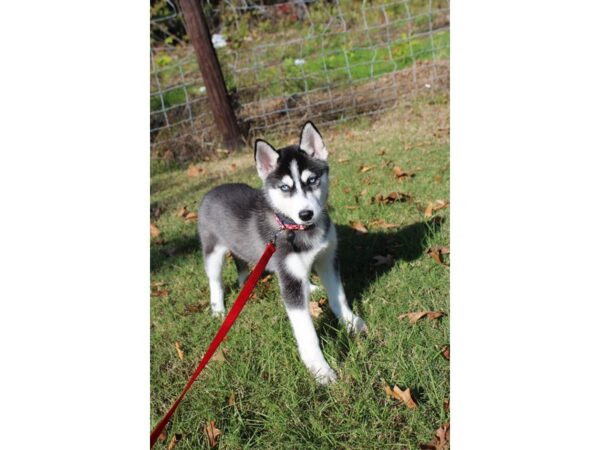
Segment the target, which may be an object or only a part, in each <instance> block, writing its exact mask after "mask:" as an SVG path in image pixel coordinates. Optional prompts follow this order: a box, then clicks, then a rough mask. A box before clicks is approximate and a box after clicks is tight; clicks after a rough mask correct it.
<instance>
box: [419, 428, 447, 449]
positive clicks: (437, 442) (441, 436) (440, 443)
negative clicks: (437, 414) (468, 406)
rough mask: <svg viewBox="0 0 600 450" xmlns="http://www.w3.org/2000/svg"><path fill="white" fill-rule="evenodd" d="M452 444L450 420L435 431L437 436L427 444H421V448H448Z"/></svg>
mask: <svg viewBox="0 0 600 450" xmlns="http://www.w3.org/2000/svg"><path fill="white" fill-rule="evenodd" d="M449 446H450V422H448V423H447V424H445V425H442V426H441V427H439V428H438V429H437V430H436V431H435V436H434V437H433V439H432V440H431V441H429V442H428V443H427V444H421V445H420V446H419V447H420V448H421V450H447V449H448V448H449Z"/></svg>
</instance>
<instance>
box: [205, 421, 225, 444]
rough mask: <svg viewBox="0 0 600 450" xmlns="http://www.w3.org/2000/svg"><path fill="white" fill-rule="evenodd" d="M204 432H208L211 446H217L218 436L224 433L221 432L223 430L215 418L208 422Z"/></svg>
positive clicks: (207, 435)
mask: <svg viewBox="0 0 600 450" xmlns="http://www.w3.org/2000/svg"><path fill="white" fill-rule="evenodd" d="M204 433H205V434H206V437H207V438H208V445H209V446H210V448H214V447H216V446H217V438H218V437H219V436H220V435H221V434H222V433H221V430H219V429H218V428H217V427H216V426H215V421H214V420H211V421H210V422H209V423H207V424H206V425H205V426H204Z"/></svg>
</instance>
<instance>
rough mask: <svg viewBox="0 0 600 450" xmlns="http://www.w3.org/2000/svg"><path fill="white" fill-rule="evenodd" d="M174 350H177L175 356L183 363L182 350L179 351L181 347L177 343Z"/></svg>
mask: <svg viewBox="0 0 600 450" xmlns="http://www.w3.org/2000/svg"><path fill="white" fill-rule="evenodd" d="M175 350H177V356H179V359H180V360H182V361H183V350H181V345H180V344H179V342H177V341H176V342H175Z"/></svg>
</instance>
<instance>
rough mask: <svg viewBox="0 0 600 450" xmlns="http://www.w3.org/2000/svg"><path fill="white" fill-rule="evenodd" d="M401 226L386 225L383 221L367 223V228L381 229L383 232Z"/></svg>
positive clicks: (395, 224)
mask: <svg viewBox="0 0 600 450" xmlns="http://www.w3.org/2000/svg"><path fill="white" fill-rule="evenodd" d="M401 226H402V225H400V224H399V223H388V222H386V221H385V220H383V219H376V220H371V221H370V222H369V227H372V228H382V229H384V230H387V229H388V228H400V227H401Z"/></svg>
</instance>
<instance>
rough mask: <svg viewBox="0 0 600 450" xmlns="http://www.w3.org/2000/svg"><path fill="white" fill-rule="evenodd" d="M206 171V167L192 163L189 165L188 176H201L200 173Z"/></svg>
mask: <svg viewBox="0 0 600 450" xmlns="http://www.w3.org/2000/svg"><path fill="white" fill-rule="evenodd" d="M202 172H204V169H203V168H202V167H201V166H199V165H198V164H192V165H190V166H189V167H188V170H187V176H188V177H199V176H200V174H201V173H202Z"/></svg>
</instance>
